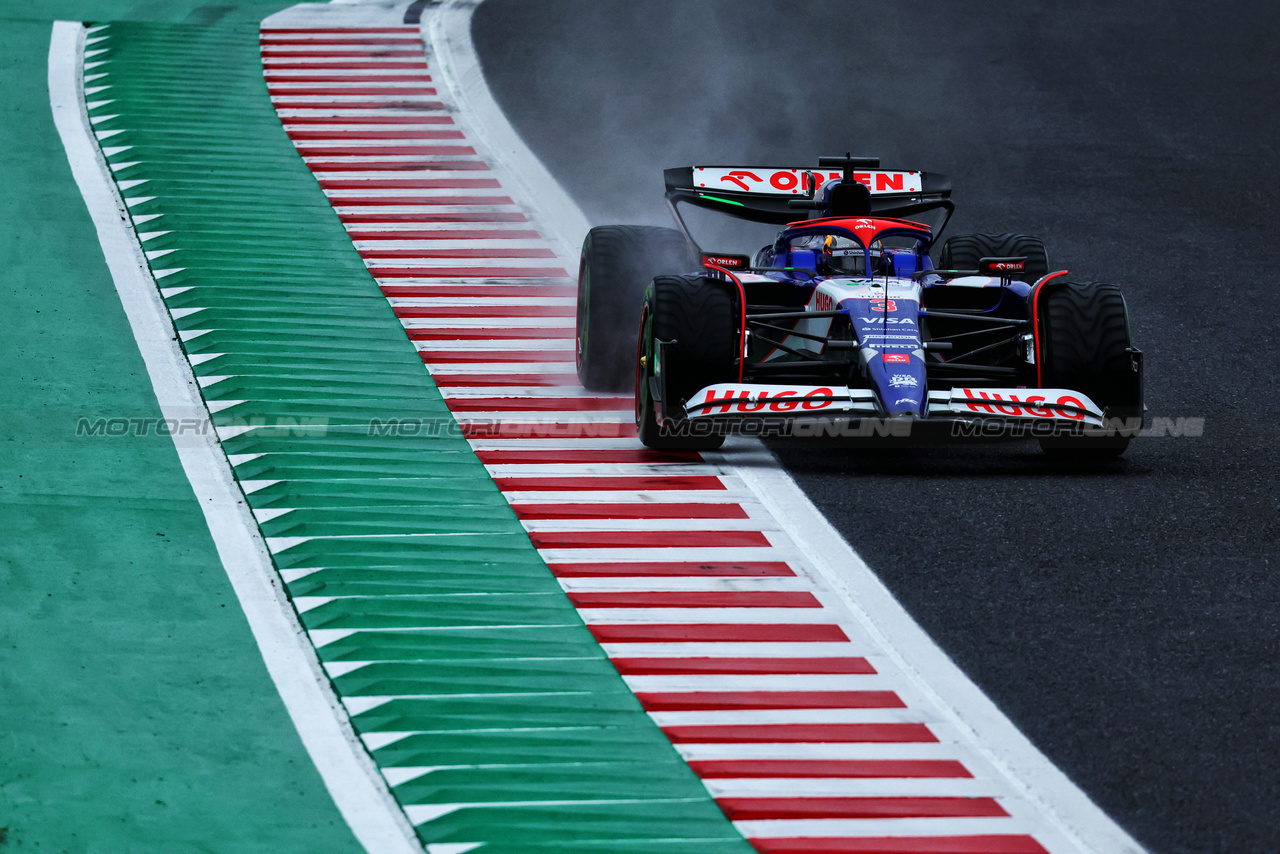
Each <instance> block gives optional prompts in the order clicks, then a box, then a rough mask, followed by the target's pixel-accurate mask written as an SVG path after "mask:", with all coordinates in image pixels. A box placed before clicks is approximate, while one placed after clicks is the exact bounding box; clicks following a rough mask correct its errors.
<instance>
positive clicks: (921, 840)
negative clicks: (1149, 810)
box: [749, 834, 1048, 854]
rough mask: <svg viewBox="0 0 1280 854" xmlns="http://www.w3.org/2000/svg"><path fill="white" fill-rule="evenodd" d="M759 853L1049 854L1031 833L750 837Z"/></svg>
mask: <svg viewBox="0 0 1280 854" xmlns="http://www.w3.org/2000/svg"><path fill="white" fill-rule="evenodd" d="M749 841H750V842H751V845H752V846H753V847H754V848H755V849H756V851H758V852H760V854H1048V852H1047V851H1046V850H1045V849H1044V847H1043V846H1041V845H1040V843H1039V842H1036V841H1035V839H1033V838H1032V837H1030V836H1012V835H1010V836H1005V835H990V834H988V835H984V836H861V837H858V836H853V837H850V836H842V837H837V838H828V837H821V836H804V837H797V838H792V839H787V838H775V839H760V838H756V839H751V840H749Z"/></svg>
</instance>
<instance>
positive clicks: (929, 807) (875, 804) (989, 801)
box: [716, 797, 1009, 821]
mask: <svg viewBox="0 0 1280 854" xmlns="http://www.w3.org/2000/svg"><path fill="white" fill-rule="evenodd" d="M716 803H718V804H719V805H720V808H721V809H722V810H724V814H725V815H726V816H728V818H729V820H730V821H769V820H785V819H791V820H795V819H812V818H953V817H955V818H958V817H966V818H1003V817H1005V816H1007V815H1009V814H1008V813H1007V812H1005V811H1004V809H1003V808H1002V807H1001V806H1000V804H998V803H996V801H995V799H994V798H930V797H903V798H717V799H716Z"/></svg>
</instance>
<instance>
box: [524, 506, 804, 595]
mask: <svg viewBox="0 0 1280 854" xmlns="http://www.w3.org/2000/svg"><path fill="white" fill-rule="evenodd" d="M716 488H717V489H723V486H720V487H716ZM547 567H548V568H549V569H550V570H551V572H552V574H553V575H555V576H557V577H559V578H700V577H705V578H784V577H792V576H794V575H795V571H794V570H792V569H791V567H789V566H787V565H786V564H785V563H782V562H781V561H741V562H736V561H735V562H710V563H697V562H693V561H670V562H666V561H637V562H632V563H550V564H547Z"/></svg>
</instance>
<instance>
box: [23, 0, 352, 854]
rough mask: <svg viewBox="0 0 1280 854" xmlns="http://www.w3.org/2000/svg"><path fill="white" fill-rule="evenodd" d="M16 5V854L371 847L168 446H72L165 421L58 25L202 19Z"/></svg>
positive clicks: (133, 442)
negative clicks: (51, 54) (304, 726)
mask: <svg viewBox="0 0 1280 854" xmlns="http://www.w3.org/2000/svg"><path fill="white" fill-rule="evenodd" d="M0 5H3V8H2V9H0V79H2V80H3V81H4V85H3V87H0V147H2V148H3V150H4V151H5V152H6V154H7V156H6V157H5V158H4V159H3V161H2V162H0V186H3V188H4V191H3V193H0V317H2V318H3V319H4V332H3V335H0V366H2V367H3V370H2V371H0V828H3V831H0V837H2V838H3V841H0V851H4V852H6V854H8V852H28V851H30V852H77V854H78V852H130V854H200V852H205V853H206V854H207V852H224V851H225V852H244V854H339V852H356V851H359V850H361V849H360V846H359V845H358V844H357V843H356V841H355V839H354V838H353V836H352V834H351V832H350V830H349V829H348V828H347V825H346V823H345V821H344V820H343V818H342V816H341V815H340V814H339V812H338V810H337V808H336V807H335V806H334V804H333V801H332V799H331V798H330V796H329V793H328V792H327V791H326V790H325V788H324V784H323V782H322V781H321V779H320V776H319V774H318V773H317V772H316V770H315V767H314V766H313V764H312V762H311V759H310V757H308V755H307V753H306V751H305V750H304V749H303V747H302V743H301V741H300V739H299V738H298V735H297V733H296V731H295V730H294V728H293V724H292V722H291V721H290V720H289V717H288V715H287V713H286V712H285V709H284V706H283V704H282V703H281V701H280V698H279V695H278V694H277V693H276V690H275V686H274V685H273V684H272V683H271V680H270V678H269V676H268V675H267V671H266V668H265V667H264V666H263V663H262V658H261V655H260V654H259V652H258V649H257V647H256V645H255V643H254V639H253V636H252V634H251V633H250V631H249V627H248V625H247V623H246V621H245V619H244V616H243V615H242V613H241V611H240V608H239V605H238V604H237V602H236V598H235V594H234V592H233V590H232V588H231V584H230V582H229V581H228V580H227V577H226V573H225V572H224V570H223V568H222V565H221V563H220V562H219V559H218V555H217V553H216V551H215V549H214V545H213V542H212V540H211V538H210V536H209V531H208V528H207V527H206V524H205V520H204V516H203V514H202V513H201V511H200V508H199V506H198V505H197V502H196V500H195V497H194V496H193V494H192V491H191V487H190V485H189V484H188V482H187V479H186V477H185V475H184V473H183V471H182V468H181V466H180V464H179V462H178V457H177V454H176V453H175V451H174V447H173V443H172V441H171V440H170V439H169V437H168V436H166V435H157V434H156V433H155V432H149V433H148V434H147V435H145V436H144V435H132V434H131V435H124V436H114V437H107V436H101V435H99V436H86V435H83V434H81V435H77V432H76V422H77V420H78V419H79V418H81V417H84V418H87V419H94V418H104V417H134V418H159V417H160V410H159V407H158V406H157V404H156V399H155V395H154V392H153V391H152V388H151V382H150V380H149V378H148V376H147V372H146V368H145V366H144V365H143V362H142V358H141V356H140V355H139V353H138V350H137V345H136V344H135V343H134V339H133V333H132V331H131V330H130V328H129V324H128V322H127V320H126V318H125V315H124V311H123V309H122V308H121V306H120V300H119V297H118V296H117V294H116V291H115V287H114V285H113V283H112V280H111V275H110V273H109V271H108V270H107V267H106V264H105V262H104V261H103V255H102V249H101V247H100V246H99V244H98V237H97V234H96V232H95V230H94V227H93V223H92V222H91V221H90V218H89V215H88V212H87V211H86V210H85V206H84V202H83V200H82V199H81V197H80V193H79V190H78V189H77V188H76V185H75V183H74V181H73V179H72V175H71V171H70V168H69V166H68V164H67V159H66V154H65V152H64V150H63V146H62V143H61V141H60V139H59V137H58V134H57V131H56V130H55V128H54V125H53V121H52V118H51V115H50V109H49V92H48V88H47V79H48V51H49V40H50V30H51V22H52V20H53V19H54V18H55V17H60V18H64V19H66V18H69V19H73V20H74V19H77V18H78V17H79V16H80V15H82V14H86V12H87V11H88V12H90V13H93V14H101V15H103V16H104V17H110V16H111V15H113V14H116V13H119V14H127V13H130V12H131V11H133V10H141V11H145V10H143V9H142V7H144V6H146V7H150V9H151V11H152V12H153V13H154V14H157V15H164V16H174V17H176V19H177V20H181V19H182V18H183V17H185V16H186V15H188V14H190V13H191V11H192V9H193V8H195V7H196V6H199V5H205V4H204V3H203V2H185V0H164V2H159V0H156V2H134V3H129V2H106V0H102V2H96V0H74V2H61V3H53V2H44V0H34V2H23V3H21V4H19V3H5V4H0ZM275 5H277V6H278V5H279V4H278V3H277V4H275ZM234 6H235V4H234V3H227V4H226V5H225V11H224V14H223V18H224V20H227V21H230V20H231V19H235V18H237V17H238V18H239V19H240V20H241V21H243V22H252V21H254V20H256V19H257V18H258V17H260V16H261V15H262V14H266V13H267V12H269V11H272V7H270V6H263V5H258V6H256V7H255V9H256V11H252V12H249V13H246V12H244V11H242V10H237V9H235V8H234ZM242 32H249V30H243V29H242Z"/></svg>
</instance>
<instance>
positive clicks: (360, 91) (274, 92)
mask: <svg viewBox="0 0 1280 854" xmlns="http://www.w3.org/2000/svg"><path fill="white" fill-rule="evenodd" d="M295 55H296V54H295ZM267 93H268V94H269V95H271V97H273V98H275V97H278V96H281V95H311V96H313V97H317V96H320V95H324V96H326V97H331V96H333V95H386V96H392V95H411V96H415V97H419V98H421V97H422V96H423V95H436V94H439V93H437V92H436V90H435V89H428V88H423V89H417V88H413V89H410V88H409V87H408V86H343V87H337V86H324V87H320V86H316V87H311V86H279V85H275V86H268V87H267ZM381 106H389V105H386V104H383V105H381Z"/></svg>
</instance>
